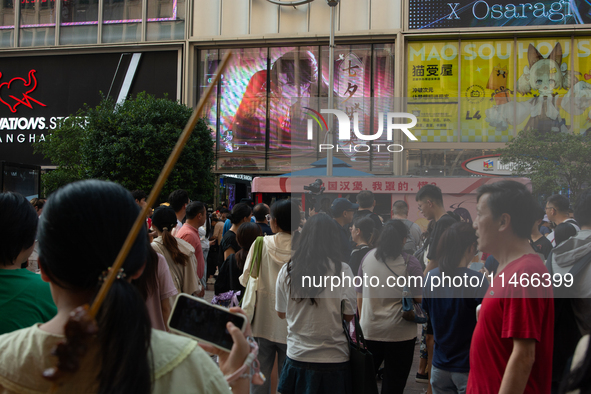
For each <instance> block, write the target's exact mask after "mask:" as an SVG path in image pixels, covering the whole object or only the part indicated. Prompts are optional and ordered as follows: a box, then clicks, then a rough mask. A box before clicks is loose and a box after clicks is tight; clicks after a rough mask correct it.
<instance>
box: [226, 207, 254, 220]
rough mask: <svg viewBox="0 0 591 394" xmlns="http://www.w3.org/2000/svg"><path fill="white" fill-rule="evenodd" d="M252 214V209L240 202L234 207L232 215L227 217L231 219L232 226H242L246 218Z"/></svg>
mask: <svg viewBox="0 0 591 394" xmlns="http://www.w3.org/2000/svg"><path fill="white" fill-rule="evenodd" d="M251 213H252V209H250V207H249V206H248V204H245V203H243V202H240V203H238V204H236V205H234V208H232V213H230V214H229V215H228V216H226V217H227V218H228V219H230V222H231V223H232V224H240V223H241V222H242V221H243V220H244V218H247V217H249V216H250V214H251Z"/></svg>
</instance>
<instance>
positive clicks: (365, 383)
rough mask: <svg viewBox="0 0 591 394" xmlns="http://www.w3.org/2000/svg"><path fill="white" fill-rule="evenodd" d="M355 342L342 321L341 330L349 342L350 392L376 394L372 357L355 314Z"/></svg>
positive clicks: (346, 324)
mask: <svg viewBox="0 0 591 394" xmlns="http://www.w3.org/2000/svg"><path fill="white" fill-rule="evenodd" d="M354 320H355V332H354V335H355V340H353V338H351V333H350V332H349V323H348V322H346V321H345V320H344V319H343V330H344V331H345V335H346V336H347V340H348V341H349V364H350V366H351V381H352V386H353V387H352V389H353V390H352V391H353V392H354V393H363V394H378V385H377V383H376V371H375V369H374V364H373V355H372V354H371V352H370V351H369V350H367V347H366V346H365V338H364V337H363V331H361V325H360V324H359V318H358V317H357V314H355V318H354Z"/></svg>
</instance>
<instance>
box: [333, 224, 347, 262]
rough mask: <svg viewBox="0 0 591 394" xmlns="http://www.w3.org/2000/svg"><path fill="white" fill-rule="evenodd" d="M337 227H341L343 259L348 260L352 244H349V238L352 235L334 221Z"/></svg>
mask: <svg viewBox="0 0 591 394" xmlns="http://www.w3.org/2000/svg"><path fill="white" fill-rule="evenodd" d="M333 220H334V222H335V223H336V225H337V226H338V227H339V237H340V238H341V251H342V257H343V259H346V258H347V257H348V256H350V255H351V244H350V243H349V236H350V234H348V233H347V230H346V229H345V228H344V227H343V226H341V225H340V224H339V222H337V221H336V220H335V219H333Z"/></svg>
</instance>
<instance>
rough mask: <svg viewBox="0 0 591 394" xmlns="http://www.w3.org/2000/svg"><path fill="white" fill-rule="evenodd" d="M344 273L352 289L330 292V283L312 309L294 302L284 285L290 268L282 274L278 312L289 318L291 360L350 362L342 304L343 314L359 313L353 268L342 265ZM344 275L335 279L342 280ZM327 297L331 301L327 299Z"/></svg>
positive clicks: (309, 304) (282, 270) (287, 287)
mask: <svg viewBox="0 0 591 394" xmlns="http://www.w3.org/2000/svg"><path fill="white" fill-rule="evenodd" d="M333 272H334V266H333ZM342 272H343V274H344V276H345V277H350V278H351V283H350V284H351V286H348V285H349V283H346V284H345V286H341V287H338V288H335V289H334V290H333V291H332V292H331V291H330V282H329V283H328V286H329V287H328V288H327V289H325V290H324V291H323V293H321V295H320V297H315V300H316V302H317V305H312V304H311V303H310V300H307V299H304V300H302V301H300V302H298V301H296V300H292V298H291V295H290V291H289V290H290V289H289V286H288V285H287V284H286V283H285V277H286V275H287V264H285V265H284V266H283V267H282V268H281V270H280V271H279V275H278V276H277V283H276V291H277V293H276V298H275V309H276V310H277V311H278V312H283V313H285V314H286V319H287V356H288V357H289V358H291V359H292V360H296V361H300V362H309V363H342V362H346V361H349V344H348V341H347V337H346V336H345V333H344V331H343V324H342V321H341V301H342V300H344V301H345V303H344V304H345V308H344V311H343V312H344V314H346V315H352V314H354V313H355V311H356V310H357V296H356V293H355V288H354V286H353V273H352V272H351V268H350V267H349V266H348V265H347V264H345V263H342ZM343 274H341V272H339V273H338V274H334V275H338V276H339V277H341V278H342V275H343ZM327 275H330V274H327ZM345 282H347V281H346V280H345ZM325 292H327V293H325ZM327 296H330V297H331V298H325V297H327Z"/></svg>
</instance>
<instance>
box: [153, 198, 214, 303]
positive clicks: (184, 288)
mask: <svg viewBox="0 0 591 394" xmlns="http://www.w3.org/2000/svg"><path fill="white" fill-rule="evenodd" d="M176 224H177V219H176V214H175V213H174V210H173V209H172V208H170V207H167V206H165V205H161V206H159V207H158V208H156V209H155V210H154V214H153V215H152V228H154V230H156V234H158V237H156V238H154V241H152V247H153V248H154V250H155V251H156V252H157V253H160V254H161V255H163V256H164V258H165V259H166V262H167V263H168V268H169V269H170V275H171V276H172V281H173V282H174V286H175V287H176V289H177V290H178V292H179V293H187V294H192V295H195V296H199V297H202V296H203V295H204V293H205V289H203V288H201V286H200V285H199V278H198V277H197V258H196V257H195V248H194V247H193V246H191V244H189V243H188V242H186V241H183V240H182V239H180V238H176V237H174V236H173V235H172V234H171V231H172V229H173V228H174V227H175V226H176ZM175 299H176V297H174V298H171V302H174V300H175Z"/></svg>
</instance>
